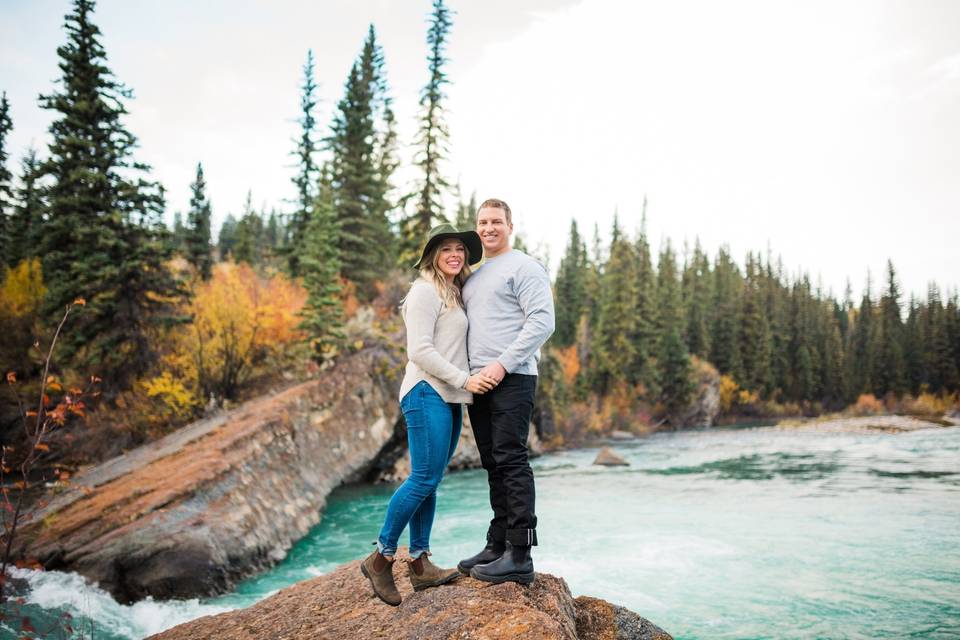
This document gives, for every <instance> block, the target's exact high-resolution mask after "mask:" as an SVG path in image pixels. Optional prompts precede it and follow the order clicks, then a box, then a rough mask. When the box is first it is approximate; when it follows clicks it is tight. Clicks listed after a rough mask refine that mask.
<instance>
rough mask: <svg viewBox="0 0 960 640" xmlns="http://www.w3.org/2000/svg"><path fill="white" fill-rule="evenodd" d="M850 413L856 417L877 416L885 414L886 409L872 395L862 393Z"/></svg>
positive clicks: (880, 401) (881, 402)
mask: <svg viewBox="0 0 960 640" xmlns="http://www.w3.org/2000/svg"><path fill="white" fill-rule="evenodd" d="M848 411H849V413H850V414H852V415H855V416H876V415H880V414H882V413H885V412H886V407H885V406H884V404H883V401H882V400H879V399H877V397H876V396H875V395H873V394H872V393H862V394H860V396H859V397H858V398H857V401H856V402H855V403H854V404H853V405H852V406H851V407H850V408H849V409H848Z"/></svg>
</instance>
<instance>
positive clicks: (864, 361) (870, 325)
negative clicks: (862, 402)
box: [846, 275, 877, 400]
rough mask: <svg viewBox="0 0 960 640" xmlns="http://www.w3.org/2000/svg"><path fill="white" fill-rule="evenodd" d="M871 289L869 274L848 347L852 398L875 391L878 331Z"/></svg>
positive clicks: (848, 373)
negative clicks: (876, 338)
mask: <svg viewBox="0 0 960 640" xmlns="http://www.w3.org/2000/svg"><path fill="white" fill-rule="evenodd" d="M870 289H871V279H870V276H869V275H868V276H867V287H866V289H865V290H864V292H863V297H862V298H861V300H860V308H859V309H858V310H857V312H856V314H855V315H854V318H853V323H852V327H851V329H850V340H849V347H848V349H847V357H846V362H847V381H848V383H849V389H850V394H851V395H850V396H849V399H850V400H856V398H857V396H859V395H860V394H864V393H871V392H872V391H873V362H874V354H873V345H874V336H875V334H876V333H877V332H876V331H875V329H874V321H873V315H874V309H873V301H872V300H871V298H870Z"/></svg>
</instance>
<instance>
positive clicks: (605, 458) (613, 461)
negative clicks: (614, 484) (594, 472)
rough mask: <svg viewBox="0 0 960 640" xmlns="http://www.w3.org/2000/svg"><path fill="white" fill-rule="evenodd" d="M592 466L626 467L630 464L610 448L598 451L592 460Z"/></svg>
mask: <svg viewBox="0 0 960 640" xmlns="http://www.w3.org/2000/svg"><path fill="white" fill-rule="evenodd" d="M593 464H599V465H601V466H604V467H627V466H630V463H629V462H627V461H626V460H624V459H623V457H622V456H621V455H620V454H618V453H617V452H616V451H614V450H613V449H611V448H610V447H604V448H602V449H600V453H598V454H597V457H596V458H595V459H594V460H593Z"/></svg>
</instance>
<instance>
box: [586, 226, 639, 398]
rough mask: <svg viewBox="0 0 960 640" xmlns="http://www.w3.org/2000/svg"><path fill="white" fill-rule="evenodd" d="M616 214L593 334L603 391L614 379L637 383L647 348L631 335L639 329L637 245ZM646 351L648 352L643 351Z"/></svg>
mask: <svg viewBox="0 0 960 640" xmlns="http://www.w3.org/2000/svg"><path fill="white" fill-rule="evenodd" d="M618 225H619V222H618V220H617V218H616V216H615V217H614V223H613V239H612V241H611V243H610V258H609V260H608V261H607V263H606V265H605V266H604V268H603V274H602V275H601V277H600V296H599V298H600V300H599V302H600V309H599V312H598V317H597V327H596V331H595V333H594V335H593V347H594V349H593V355H594V358H595V364H594V375H595V377H596V381H597V387H598V388H599V390H600V392H601V393H606V392H607V391H608V390H609V389H610V388H611V386H612V385H613V383H614V382H616V381H618V380H626V381H627V382H628V383H631V384H636V383H638V382H640V380H637V379H636V376H635V375H633V374H634V372H635V370H636V362H637V358H638V354H637V350H638V347H639V348H643V345H642V344H637V342H636V341H634V340H633V339H631V337H632V336H635V335H636V333H637V320H638V314H637V285H638V278H637V275H638V274H637V260H636V257H635V255H634V248H633V247H632V246H631V244H630V243H629V242H628V241H627V240H625V239H624V238H623V237H622V233H621V232H620V229H619V226H618ZM641 355H644V354H641Z"/></svg>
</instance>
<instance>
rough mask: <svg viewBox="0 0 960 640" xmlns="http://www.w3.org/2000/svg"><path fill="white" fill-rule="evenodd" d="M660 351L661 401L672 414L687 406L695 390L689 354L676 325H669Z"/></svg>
mask: <svg viewBox="0 0 960 640" xmlns="http://www.w3.org/2000/svg"><path fill="white" fill-rule="evenodd" d="M662 351H663V355H662V362H661V365H660V371H661V373H660V384H661V388H662V397H663V403H664V405H665V406H666V408H667V412H668V413H671V414H673V413H676V412H677V411H679V410H681V409H683V408H684V407H686V406H687V403H688V402H689V401H690V397H691V396H692V395H693V392H694V391H695V390H696V387H695V385H694V383H693V365H691V364H690V355H689V353H688V352H687V346H686V345H685V344H684V342H683V340H682V339H681V338H680V331H679V330H678V329H677V327H670V329H669V330H668V331H667V334H666V336H664V339H663V349H662Z"/></svg>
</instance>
